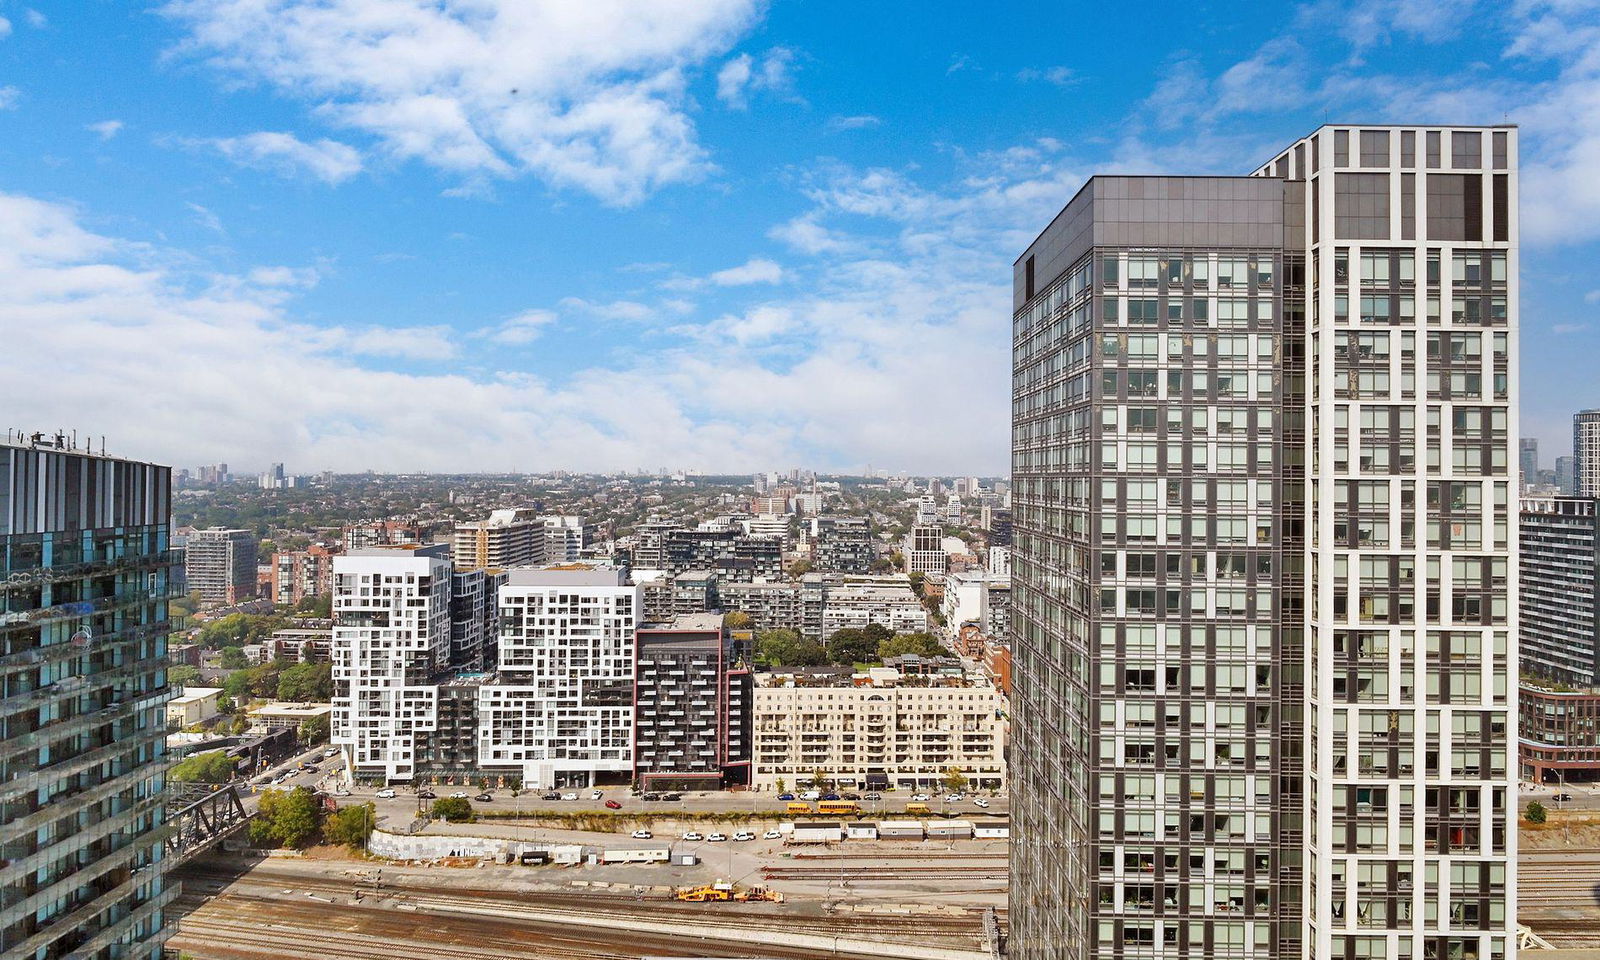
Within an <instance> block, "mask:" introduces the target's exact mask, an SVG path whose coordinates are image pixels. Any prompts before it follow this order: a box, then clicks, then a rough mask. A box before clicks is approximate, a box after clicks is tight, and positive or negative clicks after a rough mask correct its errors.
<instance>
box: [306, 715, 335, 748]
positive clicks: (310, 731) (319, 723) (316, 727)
mask: <svg viewBox="0 0 1600 960" xmlns="http://www.w3.org/2000/svg"><path fill="white" fill-rule="evenodd" d="M329 731H330V725H329V723H328V718H327V717H325V716H317V717H312V718H310V719H308V720H306V721H305V722H304V723H302V724H300V742H301V743H322V742H323V741H324V740H327V739H328V733H329Z"/></svg>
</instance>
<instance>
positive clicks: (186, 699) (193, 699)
mask: <svg viewBox="0 0 1600 960" xmlns="http://www.w3.org/2000/svg"><path fill="white" fill-rule="evenodd" d="M221 692H222V688H221V687H185V688H184V690H183V696H181V697H173V698H172V699H171V700H168V701H167V704H168V706H174V705H176V706H183V705H186V704H190V703H199V702H200V701H201V700H207V699H209V698H211V697H214V696H216V695H218V694H219V693H221Z"/></svg>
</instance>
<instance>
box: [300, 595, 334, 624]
mask: <svg viewBox="0 0 1600 960" xmlns="http://www.w3.org/2000/svg"><path fill="white" fill-rule="evenodd" d="M294 612H295V613H298V614H301V615H303V616H307V617H319V618H321V619H323V620H326V619H328V618H329V617H331V616H333V594H331V593H314V594H310V595H308V596H304V597H301V598H300V602H299V603H297V604H295V606H294Z"/></svg>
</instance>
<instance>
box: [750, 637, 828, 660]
mask: <svg viewBox="0 0 1600 960" xmlns="http://www.w3.org/2000/svg"><path fill="white" fill-rule="evenodd" d="M756 657H757V658H758V659H760V660H764V661H766V662H767V663H769V664H771V665H773V666H775V667H814V666H818V665H819V664H824V663H827V662H828V650H827V648H826V647H824V646H823V645H822V644H820V643H818V642H817V641H815V640H812V639H810V638H809V637H802V636H800V634H798V633H796V632H794V631H793V630H784V629H778V630H767V631H764V632H762V633H760V634H757V635H756Z"/></svg>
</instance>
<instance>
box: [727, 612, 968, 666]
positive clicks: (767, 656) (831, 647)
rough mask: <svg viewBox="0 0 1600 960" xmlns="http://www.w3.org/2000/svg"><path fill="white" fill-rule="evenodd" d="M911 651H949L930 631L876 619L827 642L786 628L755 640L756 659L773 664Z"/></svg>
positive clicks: (875, 659)
mask: <svg viewBox="0 0 1600 960" xmlns="http://www.w3.org/2000/svg"><path fill="white" fill-rule="evenodd" d="M908 653H914V654H917V655H918V656H923V657H936V656H940V655H943V654H945V653H948V651H947V650H946V649H945V647H944V645H943V644H942V643H940V642H939V641H938V639H937V638H935V637H934V636H933V634H931V633H905V634H896V633H895V632H894V631H892V630H890V629H889V628H888V627H885V626H883V625H882V624H877V623H869V624H867V625H866V627H864V628H859V629H858V628H856V627H847V628H845V629H843V630H840V631H838V632H836V633H834V634H833V635H832V636H830V637H829V638H828V639H827V642H826V643H822V642H819V641H817V640H813V639H811V638H809V637H802V636H801V635H800V634H798V633H796V632H795V631H793V630H785V629H777V630H764V631H762V632H761V633H759V634H757V635H756V640H755V656H756V659H757V660H759V661H760V662H762V663H766V664H769V665H771V666H774V667H815V666H822V665H823V664H830V663H833V664H840V665H849V664H856V663H881V662H882V661H883V660H885V659H886V658H888V657H898V656H903V655H905V654H908Z"/></svg>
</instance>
